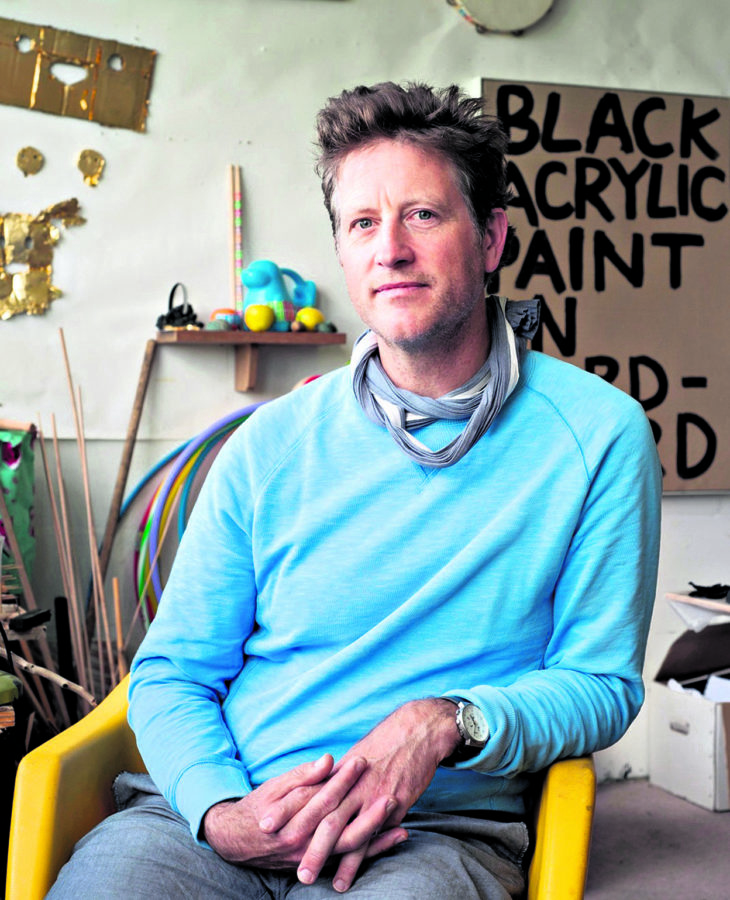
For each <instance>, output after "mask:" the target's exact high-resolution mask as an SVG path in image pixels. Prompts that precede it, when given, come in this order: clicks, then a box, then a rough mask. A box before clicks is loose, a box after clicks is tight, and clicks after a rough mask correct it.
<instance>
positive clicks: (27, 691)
mask: <svg viewBox="0 0 730 900" xmlns="http://www.w3.org/2000/svg"><path fill="white" fill-rule="evenodd" d="M3 655H4V653H3ZM15 674H16V675H17V676H18V678H19V679H20V680H21V682H22V684H23V696H24V697H29V698H30V702H31V703H32V704H33V706H34V707H35V711H36V712H37V713H38V715H39V716H40V717H41V719H43V721H44V722H45V723H46V725H48V727H49V728H50V729H51V731H54V732H56V733H58V732H59V731H60V730H61V729H60V728H59V727H58V725H57V724H56V722H55V720H54V719H53V717H52V716H51V717H50V718H49V717H48V716H47V715H46V713H45V712H44V710H43V707H42V706H41V704H40V702H39V701H38V698H37V697H36V695H35V694H34V693H33V691H32V690H31V689H30V685H29V684H28V679H27V678H26V677H25V675H24V674H23V673H22V671H16V673H15Z"/></svg>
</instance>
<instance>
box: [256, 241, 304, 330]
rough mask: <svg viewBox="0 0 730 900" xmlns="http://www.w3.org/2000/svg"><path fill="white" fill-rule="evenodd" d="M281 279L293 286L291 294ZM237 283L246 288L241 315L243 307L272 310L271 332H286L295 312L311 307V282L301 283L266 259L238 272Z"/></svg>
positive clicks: (294, 316)
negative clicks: (285, 278)
mask: <svg viewBox="0 0 730 900" xmlns="http://www.w3.org/2000/svg"><path fill="white" fill-rule="evenodd" d="M284 276H288V277H289V278H290V279H291V280H292V281H293V282H294V290H293V291H292V293H291V294H289V291H288V290H287V286H286V284H285V283H284ZM241 281H242V282H243V284H244V286H245V287H246V289H247V291H246V298H245V300H244V304H243V308H244V312H245V310H246V308H247V307H249V306H252V305H253V304H254V303H256V304H259V303H260V304H265V305H266V306H270V307H271V308H272V309H273V310H274V315H275V316H276V321H275V322H274V324H273V325H272V327H271V330H272V331H289V330H290V328H291V323H292V322H293V321H294V319H295V318H296V314H297V312H298V310H300V309H301V308H302V307H303V306H314V305H315V302H316V297H317V287H316V285H315V283H314V282H313V281H305V280H304V279H303V278H302V276H301V275H299V274H298V273H297V272H295V271H294V270H293V269H280V268H279V266H277V265H276V263H273V262H271V260H269V259H257V260H256V261H255V262H252V263H251V264H250V265H249V266H248V268H246V269H244V270H243V272H241Z"/></svg>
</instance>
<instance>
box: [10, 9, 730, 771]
mask: <svg viewBox="0 0 730 900" xmlns="http://www.w3.org/2000/svg"><path fill="white" fill-rule="evenodd" d="M0 16H5V17H8V18H15V19H20V20H27V21H32V22H36V23H40V24H47V25H53V26H55V27H57V28H66V29H69V30H73V31H77V32H81V33H86V34H93V35H95V36H99V37H104V38H114V39H116V40H120V41H123V42H127V43H131V44H138V45H141V46H145V47H148V48H152V49H155V50H157V51H158V52H159V57H158V61H157V67H156V71H155V76H154V83H153V88H152V94H151V102H150V116H149V119H148V130H147V133H146V134H137V133H134V132H131V131H127V130H122V129H111V128H105V127H101V126H98V125H96V124H94V123H88V122H82V121H78V120H73V119H65V118H61V117H57V116H51V115H45V114H40V113H35V112H30V111H28V110H23V109H15V108H11V107H0V123H2V131H1V134H2V141H1V142H0V147H1V148H2V151H1V152H2V156H1V157H0V161H1V162H2V166H1V167H0V172H1V173H2V176H1V177H2V183H1V191H0V208H2V211H4V212H10V211H12V212H34V211H37V210H40V209H42V208H44V207H46V206H49V205H50V204H52V203H54V202H57V201H59V200H63V199H66V198H68V197H73V196H75V197H78V199H79V201H80V202H81V205H82V208H83V214H84V215H85V216H86V218H87V223H86V224H85V225H84V226H82V227H80V228H75V229H69V230H68V231H65V232H64V233H63V235H62V239H61V243H60V244H59V246H58V248H57V251H56V258H55V263H54V274H55V277H54V282H55V283H56V284H57V285H59V286H60V287H61V288H62V289H63V291H64V296H63V297H62V298H61V299H59V300H57V301H56V302H55V303H54V304H53V306H52V308H51V310H50V311H49V312H48V313H47V314H46V315H45V316H43V317H34V318H31V317H27V316H19V317H16V318H15V319H12V320H10V321H7V322H0V361H1V365H0V404H2V405H1V406H0V416H4V417H10V418H18V419H24V420H29V419H32V420H35V421H37V417H38V415H39V414H40V416H41V417H42V420H43V423H44V425H45V426H46V428H47V427H48V423H49V419H50V415H51V414H54V415H55V416H56V419H57V421H58V426H59V430H60V433H61V435H62V437H64V438H67V439H68V438H72V437H73V422H72V418H71V413H70V404H69V401H68V397H67V394H66V387H65V380H64V373H63V365H62V357H61V352H60V344H59V337H58V329H59V328H63V330H64V334H65V338H66V343H67V345H68V350H69V354H70V358H71V366H72V369H73V373H74V378H75V381H76V383H77V384H78V385H80V386H81V388H82V391H83V397H84V414H85V423H86V434H87V436H88V437H89V438H90V439H91V440H90V444H89V454H90V464H91V466H90V467H91V479H92V494H93V497H94V503H95V508H96V521H97V529H98V531H101V529H102V528H103V524H104V520H105V517H106V510H107V508H108V504H109V498H110V496H111V490H112V485H113V482H114V479H115V476H116V469H117V465H118V461H119V456H120V454H121V440H122V439H123V437H124V434H125V431H126V424H127V419H128V416H129V411H130V407H131V404H132V399H133V397H134V390H135V385H136V380H137V375H138V371H139V366H140V363H141V359H142V354H143V350H144V344H145V341H146V340H148V339H149V338H150V337H152V336H153V333H154V323H155V320H156V318H157V316H158V315H159V314H160V313H161V312H163V311H165V309H166V306H167V295H168V292H169V290H170V287H171V286H172V284H173V283H174V282H176V281H183V282H184V283H185V284H186V285H187V287H188V292H189V298H190V300H191V302H192V304H193V306H194V308H195V310H196V312H197V313H198V314H199V315H200V317H201V318H203V319H205V318H207V315H208V313H209V312H210V311H211V310H212V309H213V308H214V307H217V306H225V305H229V304H230V296H231V287H230V275H229V270H230V262H229V237H228V226H229V223H228V181H227V177H228V176H227V167H228V165H229V164H230V163H235V164H238V165H240V166H241V167H242V172H243V191H244V221H243V232H244V248H243V249H244V259H245V261H250V260H253V259H256V258H261V257H269V258H272V259H274V260H276V261H277V262H279V263H280V264H282V265H287V266H290V267H292V268H295V269H297V270H299V271H300V272H301V273H302V274H303V275H305V276H306V277H308V278H312V279H314V280H315V281H316V282H317V284H318V286H319V289H320V303H321V306H322V307H323V309H324V311H325V312H326V314H327V315H328V317H330V318H332V319H333V320H334V321H335V322H336V323H337V325H338V326H339V328H340V330H342V331H346V332H347V333H348V336H349V338H350V341H351V339H352V338H353V337H354V336H355V335H356V334H357V333H358V331H359V325H358V322H357V319H356V317H355V315H354V313H353V312H352V311H351V310H350V308H349V304H348V301H347V299H346V295H345V291H344V285H343V281H342V279H341V276H340V272H339V269H338V266H337V263H336V261H335V258H334V256H333V253H332V247H331V239H330V234H329V224H328V222H327V218H326V215H325V213H324V211H323V209H322V206H321V200H320V192H319V186H318V183H317V180H316V178H315V176H314V175H313V174H312V151H311V141H312V138H313V120H314V115H315V113H316V111H317V109H318V108H319V107H320V105H321V104H322V102H323V101H324V99H325V98H326V97H328V96H330V95H332V94H335V93H338V92H339V91H340V90H341V89H342V88H343V87H347V86H352V85H353V84H356V83H360V82H365V83H368V82H373V81H379V80H384V79H393V80H404V79H425V80H429V81H432V82H434V83H450V82H458V83H460V84H461V85H462V86H464V87H465V88H466V89H467V90H469V91H470V92H472V93H473V94H475V95H478V93H479V79H480V78H482V77H493V78H510V79H516V80H534V81H548V82H556V83H571V84H578V85H596V86H601V87H614V88H637V89H642V90H647V91H651V90H657V91H677V92H686V93H692V94H709V95H718V96H726V95H727V94H728V89H729V88H730V64H729V62H728V54H727V48H726V44H725V36H726V28H725V27H724V23H725V21H726V3H725V0H698V2H697V3H695V4H692V5H691V7H690V5H689V4H686V3H684V2H681V0H671V2H670V0H645V2H643V3H642V4H636V3H634V2H632V0H614V2H611V3H606V2H604V0H556V3H555V9H554V10H553V12H552V13H551V14H550V16H549V17H548V18H546V19H545V20H544V21H543V22H542V23H541V24H540V25H538V26H537V27H536V28H534V29H532V30H530V31H528V32H527V33H526V34H525V35H524V36H522V37H521V38H515V37H511V36H494V35H491V36H489V35H478V34H477V33H476V32H475V31H474V29H473V28H471V27H470V26H469V25H468V24H467V23H466V22H465V21H464V20H463V19H462V18H461V17H460V16H458V15H457V14H456V12H455V11H454V10H453V9H452V8H450V7H449V6H448V5H447V4H446V3H445V2H444V0H398V2H397V3H393V2H389V0H204V2H200V0H158V2H156V3H154V4H153V3H149V2H148V0H106V2H103V3H99V2H93V0H66V2H64V3H62V4H59V3H58V2H57V0H14V2H6V0H0ZM28 144H30V145H33V146H35V147H37V148H38V149H40V150H41V151H42V152H43V153H44V154H45V156H46V160H47V162H46V167H45V168H44V169H43V171H42V172H41V173H40V174H38V175H37V176H34V177H30V178H24V177H23V175H22V174H21V173H20V172H19V171H18V170H17V169H16V168H15V164H14V160H15V154H16V153H17V151H18V150H19V149H20V148H21V147H23V146H26V145H28ZM87 147H88V148H92V149H95V150H98V151H99V152H101V153H102V154H103V155H104V156H105V157H106V159H107V168H106V170H105V173H104V176H103V179H102V181H101V183H100V184H99V186H98V187H96V188H92V187H89V186H87V185H84V184H83V183H82V180H81V176H80V174H79V172H78V171H77V169H76V157H77V155H78V153H79V152H80V151H81V150H82V149H85V148H87ZM349 346H350V343H349V342H348V345H347V346H345V347H338V348H328V349H323V350H314V349H311V350H297V351H294V352H290V353H289V354H287V353H285V352H284V351H278V350H274V351H268V352H266V353H265V354H263V355H262V359H261V365H260V379H259V383H258V385H257V391H256V392H255V393H254V394H251V395H240V394H236V393H235V392H234V391H233V356H232V353H231V352H230V351H229V350H227V349H225V348H218V349H209V348H206V349H205V350H191V349H185V348H162V351H161V352H160V353H158V359H157V361H156V363H155V369H154V371H153V377H152V381H151V385H150V391H149V395H148V400H147V404H146V407H145V412H144V415H143V418H142V423H141V431H140V443H139V446H138V450H137V452H136V454H135V459H134V463H133V469H132V472H131V475H130V484H133V483H135V481H136V479H137V478H138V477H139V476H140V475H141V474H142V473H143V472H145V471H146V470H147V468H148V467H149V466H150V465H151V464H152V463H153V462H154V461H155V460H156V459H158V458H160V457H161V456H162V455H163V453H164V452H165V451H166V450H167V449H168V448H169V446H170V442H173V443H174V442H177V441H178V440H181V439H184V438H187V437H189V436H191V435H192V434H195V433H197V432H198V431H200V430H201V429H203V428H204V427H206V426H207V425H209V424H210V423H211V422H212V421H214V420H216V419H217V418H219V417H220V416H222V415H223V414H225V413H227V412H230V411H231V410H233V409H236V408H238V407H241V406H243V405H245V404H246V403H248V402H250V401H251V400H252V399H257V398H259V397H268V396H274V395H276V394H277V393H281V392H282V391H284V390H287V389H288V388H289V387H290V386H291V385H292V384H293V383H294V382H296V381H297V380H298V379H299V378H300V377H302V376H303V375H306V374H310V373H311V372H313V371H321V370H323V369H326V368H331V367H333V366H335V365H339V364H341V363H344V362H346V360H347V358H348V352H349ZM62 444H63V448H62V452H63V456H64V460H65V461H66V463H65V464H67V465H68V472H67V481H68V487H69V491H70V492H71V493H72V495H73V497H74V506H75V513H74V515H75V517H76V519H77V521H78V523H79V524H78V526H77V530H78V534H77V539H78V544H79V547H80V554H81V555H82V556H84V552H82V551H83V548H84V547H85V542H86V537H85V532H84V521H83V519H84V517H83V497H82V494H81V487H80V477H79V475H78V472H77V467H76V464H75V457H76V454H75V448H74V445H73V442H72V441H70V440H68V441H62ZM38 475H39V490H38V495H39V496H38V507H37V514H38V520H39V528H40V532H41V533H40V535H39V560H40V561H39V565H38V567H37V571H36V573H35V576H34V577H35V581H36V583H37V585H38V591H39V594H40V595H41V596H42V597H47V598H48V601H49V602H50V599H51V598H52V596H53V594H54V593H58V592H59V591H60V585H58V584H57V583H56V579H55V571H54V563H53V554H52V552H51V550H52V546H53V540H52V537H50V535H49V533H48V532H47V531H44V529H45V527H46V525H45V522H46V519H47V508H46V500H45V490H44V488H43V486H42V483H41V471H40V468H39V469H38ZM664 512H665V520H664V528H663V536H664V547H663V552H662V562H661V571H660V583H659V591H658V597H659V598H660V599H659V600H658V603H657V608H656V613H655V619H654V623H653V627H652V635H651V639H650V646H649V652H648V660H647V673H648V675H651V674H652V673H653V672H654V671H655V670H656V668H657V666H658V664H659V662H660V660H661V657H662V656H663V653H664V651H665V650H666V647H667V646H668V644H669V643H670V641H671V639H672V636H673V635H674V634H676V633H678V632H679V631H680V630H681V628H680V626H679V623H678V622H675V621H674V620H673V618H672V614H671V613H670V612H669V611H667V610H666V609H665V604H664V601H663V600H662V599H661V598H662V595H663V593H664V591H666V590H674V589H683V588H684V587H685V586H686V583H687V581H688V579H690V578H691V579H692V580H693V581H698V582H701V583H711V582H713V581H723V580H725V581H727V580H728V571H727V568H726V565H725V561H726V559H727V557H728V553H727V547H728V537H729V534H728V532H729V531H730V500H728V498H727V497H671V498H667V499H666V500H665V504H664ZM118 543H123V542H122V541H119V542H118ZM122 556H123V554H121V553H117V554H115V561H114V565H115V566H118V567H119V569H120V570H122V569H123V568H124V566H125V565H127V563H126V562H125V560H124V559H123V558H122ZM117 557H119V559H117ZM84 558H85V556H84ZM600 765H601V769H602V771H603V772H604V773H605V774H608V775H618V776H620V775H622V774H624V773H625V772H626V771H627V770H628V769H629V768H630V770H631V772H632V774H645V773H646V770H647V750H646V728H645V724H644V721H643V717H642V718H640V719H639V720H638V722H637V723H636V725H635V727H634V728H633V729H632V731H631V732H630V734H629V735H628V736H627V738H625V739H624V741H622V742H621V743H620V744H619V745H618V746H617V747H616V748H613V749H612V750H609V751H606V752H605V753H603V754H601V758H600Z"/></svg>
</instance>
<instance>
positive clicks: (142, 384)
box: [87, 340, 157, 634]
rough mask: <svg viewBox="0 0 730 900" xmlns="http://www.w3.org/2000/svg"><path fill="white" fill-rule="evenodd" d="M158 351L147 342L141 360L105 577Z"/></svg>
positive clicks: (108, 533)
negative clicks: (153, 364)
mask: <svg viewBox="0 0 730 900" xmlns="http://www.w3.org/2000/svg"><path fill="white" fill-rule="evenodd" d="M156 350H157V341H154V340H149V341H147V345H146V347H145V351H144V357H143V359H142V368H141V369H140V373H139V379H138V381H137V393H136V394H135V397H134V403H133V404H132V413H131V416H130V419H129V425H128V426H127V437H126V439H125V442H124V450H123V452H122V459H121V461H120V463H119V471H118V473H117V481H116V484H115V485H114V493H113V494H112V502H111V506H110V507H109V513H108V515H107V520H106V529H105V531H104V540H103V541H102V545H101V552H100V554H99V566H100V568H101V574H102V575H103V576H105V577H106V573H107V568H108V566H109V559H110V558H111V553H112V546H113V544H114V535H115V532H116V528H117V525H118V524H119V513H120V510H121V508H122V502H123V501H124V489H125V487H126V484H127V477H128V475H129V468H130V465H131V462H132V454H133V452H134V444H135V441H136V439H137V430H138V428H139V421H140V419H141V417H142V408H143V406H144V398H145V395H146V393H147V385H148V384H149V380H150V373H151V371H152V363H153V362H154V359H155V351H156ZM94 624H95V623H94V622H93V620H92V621H90V622H88V621H87V625H88V630H89V634H93V633H94Z"/></svg>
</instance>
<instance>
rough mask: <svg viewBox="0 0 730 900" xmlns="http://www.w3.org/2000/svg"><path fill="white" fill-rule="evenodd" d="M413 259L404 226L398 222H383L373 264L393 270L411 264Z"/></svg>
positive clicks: (410, 243) (408, 237)
mask: <svg viewBox="0 0 730 900" xmlns="http://www.w3.org/2000/svg"><path fill="white" fill-rule="evenodd" d="M413 259H414V252H413V245H412V242H411V238H410V235H409V233H408V229H407V228H406V227H405V225H404V224H403V223H402V222H398V221H391V222H389V221H383V222H382V223H381V225H380V229H379V232H378V242H377V248H376V257H375V262H376V263H377V264H378V265H379V266H384V267H386V268H393V266H399V265H403V264H404V263H410V262H413Z"/></svg>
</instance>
